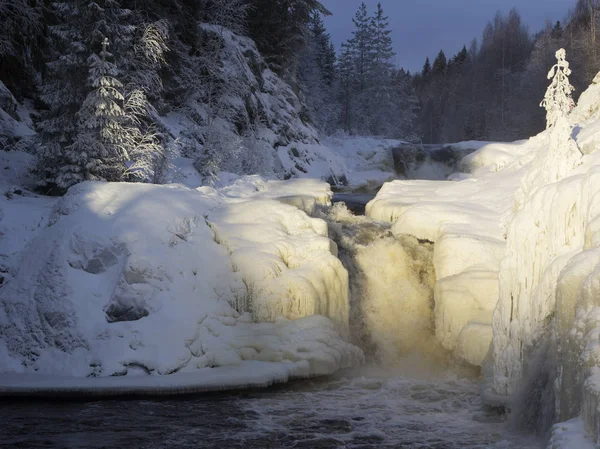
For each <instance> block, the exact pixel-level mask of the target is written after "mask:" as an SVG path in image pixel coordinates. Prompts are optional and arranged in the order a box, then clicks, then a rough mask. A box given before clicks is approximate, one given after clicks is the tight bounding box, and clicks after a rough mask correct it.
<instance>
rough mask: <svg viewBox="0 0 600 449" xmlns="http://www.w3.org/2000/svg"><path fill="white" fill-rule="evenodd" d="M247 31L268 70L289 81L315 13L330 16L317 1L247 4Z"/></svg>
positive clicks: (274, 0) (253, 1)
mask: <svg viewBox="0 0 600 449" xmlns="http://www.w3.org/2000/svg"><path fill="white" fill-rule="evenodd" d="M248 1H249V3H250V5H251V8H249V9H248V31H249V34H250V37H252V38H253V39H254V40H255V42H256V44H257V45H258V48H259V50H260V51H261V53H262V54H263V56H264V57H265V59H266V60H267V62H268V64H269V65H270V67H271V68H272V69H273V70H274V71H276V72H277V73H280V74H284V73H287V74H288V75H289V77H290V78H291V79H292V80H293V79H294V77H295V75H296V70H297V63H298V57H299V55H300V54H301V52H302V49H303V48H304V46H305V45H306V37H307V35H308V27H309V23H310V20H311V17H312V16H313V14H314V13H315V12H318V13H320V14H323V15H329V14H331V13H330V12H329V11H328V10H327V9H326V8H325V7H324V6H323V5H322V4H321V3H320V2H319V1H318V0H248Z"/></svg>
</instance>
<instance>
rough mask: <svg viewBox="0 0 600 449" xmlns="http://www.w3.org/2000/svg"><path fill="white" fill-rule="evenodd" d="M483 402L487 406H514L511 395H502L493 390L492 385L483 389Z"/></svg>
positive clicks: (506, 407) (505, 407)
mask: <svg viewBox="0 0 600 449" xmlns="http://www.w3.org/2000/svg"><path fill="white" fill-rule="evenodd" d="M481 402H483V405H485V406H487V407H493V408H504V409H507V410H509V409H510V408H511V406H512V398H511V397H510V396H502V395H499V394H496V393H494V392H492V389H491V387H484V388H482V390H481Z"/></svg>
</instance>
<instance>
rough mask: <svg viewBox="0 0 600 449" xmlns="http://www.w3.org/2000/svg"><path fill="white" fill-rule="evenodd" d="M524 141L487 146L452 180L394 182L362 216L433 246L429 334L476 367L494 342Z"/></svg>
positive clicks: (524, 157)
mask: <svg viewBox="0 0 600 449" xmlns="http://www.w3.org/2000/svg"><path fill="white" fill-rule="evenodd" d="M531 157H532V156H531V155H530V147H528V146H527V145H526V144H525V143H524V142H516V143H514V144H487V145H484V146H482V147H481V148H480V149H479V150H478V151H476V152H474V153H472V154H470V155H469V156H466V157H465V158H464V159H463V160H462V161H461V163H460V166H461V167H462V168H463V170H465V171H467V172H468V173H463V174H460V175H459V174H457V175H455V176H453V177H452V179H455V180H456V181H393V182H391V183H387V184H385V185H384V186H383V187H382V189H381V190H380V191H379V193H378V194H377V197H376V198H375V199H374V200H373V201H371V202H370V203H369V204H368V205H367V215H368V216H369V217H371V218H373V219H376V220H382V221H389V222H392V223H393V225H392V232H393V234H394V235H395V236H396V237H397V238H398V237H400V236H402V235H404V234H410V235H413V236H415V237H417V238H419V239H425V240H429V241H432V242H435V249H434V255H433V264H434V267H435V273H436V283H435V292H434V301H435V332H436V335H437V337H438V340H439V341H440V342H441V343H442V345H443V346H444V347H445V348H447V349H449V350H452V351H455V352H456V354H457V355H458V356H459V357H461V358H463V359H464V360H466V361H468V362H469V363H472V364H474V365H480V364H481V363H482V361H483V359H484V358H485V356H486V354H487V352H488V349H489V345H490V342H491V338H492V328H491V325H492V313H493V310H494V307H495V305H496V301H497V295H498V271H499V266H500V260H501V259H502V257H503V255H504V250H505V244H504V234H505V230H504V229H505V228H504V222H505V221H506V220H507V219H508V217H509V216H510V213H511V210H512V205H513V198H514V194H515V191H516V190H517V188H518V187H519V185H520V180H521V177H522V176H523V175H524V171H523V169H522V168H521V167H522V166H523V165H524V164H526V163H527V161H528V160H530V159H531Z"/></svg>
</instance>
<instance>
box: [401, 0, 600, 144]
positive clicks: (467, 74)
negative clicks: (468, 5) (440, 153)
mask: <svg viewBox="0 0 600 449" xmlns="http://www.w3.org/2000/svg"><path fill="white" fill-rule="evenodd" d="M599 12H600V1H598V0H578V1H577V3H576V5H575V7H574V9H573V10H572V11H570V12H569V14H568V16H567V17H566V20H564V21H563V22H560V21H558V22H555V23H547V25H546V26H545V28H544V29H543V30H541V31H539V32H538V33H536V34H534V35H531V33H530V32H529V30H528V28H527V26H526V25H525V24H524V23H523V21H522V19H521V16H520V15H519V13H518V11H517V10H516V9H512V10H511V11H510V12H509V13H508V14H502V13H498V14H496V16H495V17H494V19H493V20H492V21H490V22H489V23H488V24H487V26H486V27H485V29H484V31H483V35H482V38H481V40H480V41H477V40H473V41H472V42H471V44H470V45H469V47H468V48H467V47H466V46H465V47H463V48H462V49H461V50H460V51H459V52H457V53H456V54H455V55H454V56H452V57H450V58H447V57H446V55H445V54H444V52H443V51H440V52H439V54H438V55H437V56H436V58H435V59H434V60H433V63H431V62H430V60H429V59H426V61H425V63H424V65H423V69H422V70H421V72H420V73H416V74H414V76H413V84H414V86H415V88H416V90H417V95H418V97H419V104H420V113H419V120H418V122H419V129H420V134H421V136H422V140H423V142H425V143H438V142H456V141H461V140H471V139H475V140H503V141H511V140H516V139H521V138H526V137H528V136H531V135H534V134H537V133H538V132H540V131H541V130H543V129H544V128H545V114H544V110H543V109H542V108H540V101H541V99H542V98H543V96H544V90H545V88H546V84H547V83H546V82H545V80H546V75H547V73H548V70H549V69H550V67H552V66H553V64H554V62H555V52H556V50H558V49H559V48H565V49H566V51H567V55H568V59H569V61H570V63H571V68H573V77H572V79H571V81H572V83H573V85H574V87H575V93H574V95H575V98H577V97H578V95H579V94H581V92H582V91H584V90H585V89H586V88H587V86H588V85H589V84H590V83H591V81H592V80H593V78H594V76H595V75H596V74H597V73H598V71H599V70H600V58H599V57H598V56H599V55H598V52H599V51H600V49H599V47H598V42H597V40H596V30H597V29H598V27H599V26H600V22H599V14H598V13H599Z"/></svg>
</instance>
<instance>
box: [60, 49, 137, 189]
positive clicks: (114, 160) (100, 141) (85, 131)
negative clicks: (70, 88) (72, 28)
mask: <svg viewBox="0 0 600 449" xmlns="http://www.w3.org/2000/svg"><path fill="white" fill-rule="evenodd" d="M111 59H112V55H111V54H110V53H109V51H108V38H105V39H104V41H103V43H102V50H101V51H100V54H99V55H96V54H92V55H91V56H90V58H89V66H90V69H89V77H88V85H89V87H90V88H91V89H92V90H91V91H90V93H89V94H88V95H87V97H86V98H85V100H84V101H83V105H82V107H81V109H80V110H79V112H78V113H77V115H76V117H77V129H76V136H75V139H74V142H73V143H72V144H71V145H69V146H67V147H66V148H65V150H64V159H65V164H64V165H62V166H61V167H60V168H59V173H58V176H57V184H58V185H59V186H60V187H69V186H71V185H73V184H76V183H78V182H81V181H88V180H102V181H119V180H121V174H122V173H123V171H124V170H125V163H126V161H129V160H130V157H129V154H128V148H129V147H130V139H131V136H130V134H129V130H128V129H127V127H126V123H125V111H124V110H123V103H124V100H125V97H124V96H123V84H122V83H121V82H120V81H119V80H118V79H117V78H116V76H118V73H119V71H118V69H117V67H116V65H115V64H114V63H113V62H112V61H111Z"/></svg>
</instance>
